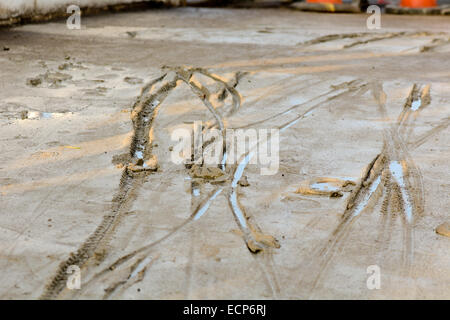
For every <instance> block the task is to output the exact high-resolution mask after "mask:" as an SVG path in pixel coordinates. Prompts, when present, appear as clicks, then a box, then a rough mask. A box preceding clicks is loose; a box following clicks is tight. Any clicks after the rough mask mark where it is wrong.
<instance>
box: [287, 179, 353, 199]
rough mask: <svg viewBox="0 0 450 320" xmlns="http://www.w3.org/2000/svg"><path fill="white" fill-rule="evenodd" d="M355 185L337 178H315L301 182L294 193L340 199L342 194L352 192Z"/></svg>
mask: <svg viewBox="0 0 450 320" xmlns="http://www.w3.org/2000/svg"><path fill="white" fill-rule="evenodd" d="M355 185H356V184H355V183H354V182H353V181H350V180H341V179H337V178H316V179H311V180H306V181H303V182H302V183H301V185H300V187H299V188H298V189H297V190H296V191H295V193H299V194H302V195H318V196H327V197H330V198H338V197H342V196H343V195H344V194H343V193H344V192H350V191H352V190H353V186H355Z"/></svg>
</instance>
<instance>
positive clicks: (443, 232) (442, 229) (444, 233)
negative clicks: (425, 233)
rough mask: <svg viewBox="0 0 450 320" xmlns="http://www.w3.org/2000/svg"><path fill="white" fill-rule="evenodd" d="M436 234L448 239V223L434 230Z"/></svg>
mask: <svg viewBox="0 0 450 320" xmlns="http://www.w3.org/2000/svg"><path fill="white" fill-rule="evenodd" d="M436 233H437V234H440V235H441V236H446V237H449V238H450V223H449V222H444V223H442V224H440V225H439V226H438V227H437V228H436Z"/></svg>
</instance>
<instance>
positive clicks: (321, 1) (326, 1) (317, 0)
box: [306, 0, 342, 4]
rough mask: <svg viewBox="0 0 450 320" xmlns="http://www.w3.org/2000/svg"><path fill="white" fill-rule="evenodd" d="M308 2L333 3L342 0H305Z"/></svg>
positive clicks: (338, 2) (340, 2) (339, 2)
mask: <svg viewBox="0 0 450 320" xmlns="http://www.w3.org/2000/svg"><path fill="white" fill-rule="evenodd" d="M306 2H309V3H333V4H342V0H306Z"/></svg>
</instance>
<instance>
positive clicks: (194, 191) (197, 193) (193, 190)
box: [192, 188, 200, 197]
mask: <svg viewBox="0 0 450 320" xmlns="http://www.w3.org/2000/svg"><path fill="white" fill-rule="evenodd" d="M192 194H193V195H194V197H198V196H199V195H200V189H198V188H194V189H192Z"/></svg>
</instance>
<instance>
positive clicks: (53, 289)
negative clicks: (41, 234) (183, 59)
mask: <svg viewBox="0 0 450 320" xmlns="http://www.w3.org/2000/svg"><path fill="white" fill-rule="evenodd" d="M164 77H165V75H163V76H162V77H160V78H158V79H156V80H154V81H152V82H150V84H149V85H147V86H146V87H145V88H144V89H143V91H142V94H143V95H141V96H140V97H139V98H138V101H137V103H136V104H135V105H134V107H133V111H132V121H133V126H134V136H133V139H132V143H131V145H130V155H131V156H132V157H134V155H135V152H136V148H137V145H138V144H142V145H145V149H147V147H148V145H147V143H148V138H147V137H145V134H144V133H147V134H148V132H149V130H150V128H149V127H150V126H152V123H153V120H154V118H153V112H154V110H155V108H156V107H157V105H160V102H162V101H160V102H159V103H158V104H157V105H152V102H153V101H154V100H155V99H157V98H159V99H161V100H163V99H164V98H165V97H166V96H167V94H168V92H169V91H170V90H171V89H173V88H175V86H176V79H175V80H173V81H172V82H169V83H167V84H166V85H164V86H163V87H161V88H160V89H159V90H158V92H157V93H155V94H152V95H150V96H149V97H146V96H145V95H147V94H148V91H149V90H150V89H151V87H152V86H153V85H154V84H155V83H157V82H159V81H161V80H162V79H163V78H164ZM144 115H148V116H150V117H151V118H150V119H149V121H148V123H145V121H144V119H143V116H144ZM149 152H150V150H146V153H147V154H148V153H149ZM145 176H146V174H145V173H139V174H135V173H133V172H131V171H130V170H129V166H127V167H125V169H124V170H123V172H122V177H121V179H120V184H119V191H118V193H117V194H116V195H115V196H114V198H113V200H112V202H113V206H112V209H111V212H110V213H108V214H107V215H105V216H104V217H103V220H102V222H101V223H100V225H99V226H98V227H97V228H96V229H95V231H94V232H93V233H92V234H91V235H90V236H89V237H88V239H87V240H86V241H85V242H84V243H83V244H82V245H81V247H80V248H79V249H78V250H77V251H76V252H75V253H71V254H70V256H69V258H68V259H67V260H66V261H64V262H62V263H61V264H60V266H59V267H58V270H57V272H56V275H55V276H54V277H53V279H52V280H51V282H50V283H49V284H48V285H47V286H46V288H45V290H44V293H43V294H42V295H41V297H40V299H54V298H56V297H57V296H58V295H59V294H60V293H61V292H62V291H63V290H64V288H65V285H66V283H65V282H66V280H67V277H68V275H67V273H66V270H67V268H68V267H69V266H71V265H77V266H78V267H80V268H81V267H83V266H84V265H85V263H86V262H87V261H88V260H89V259H90V258H91V257H93V256H94V254H95V251H96V250H97V248H98V246H99V244H100V242H101V241H102V240H103V238H104V237H105V235H106V234H107V232H108V231H109V230H110V229H111V227H112V226H113V224H114V223H115V222H116V219H117V218H118V217H119V216H120V214H121V210H122V209H123V207H124V206H126V205H127V200H129V199H128V198H129V194H130V191H131V190H135V189H136V187H137V186H138V185H139V182H142V180H143V178H144V177H145ZM135 177H137V179H135ZM134 180H136V181H134ZM140 180H141V181H140ZM131 200H133V199H131Z"/></svg>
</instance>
